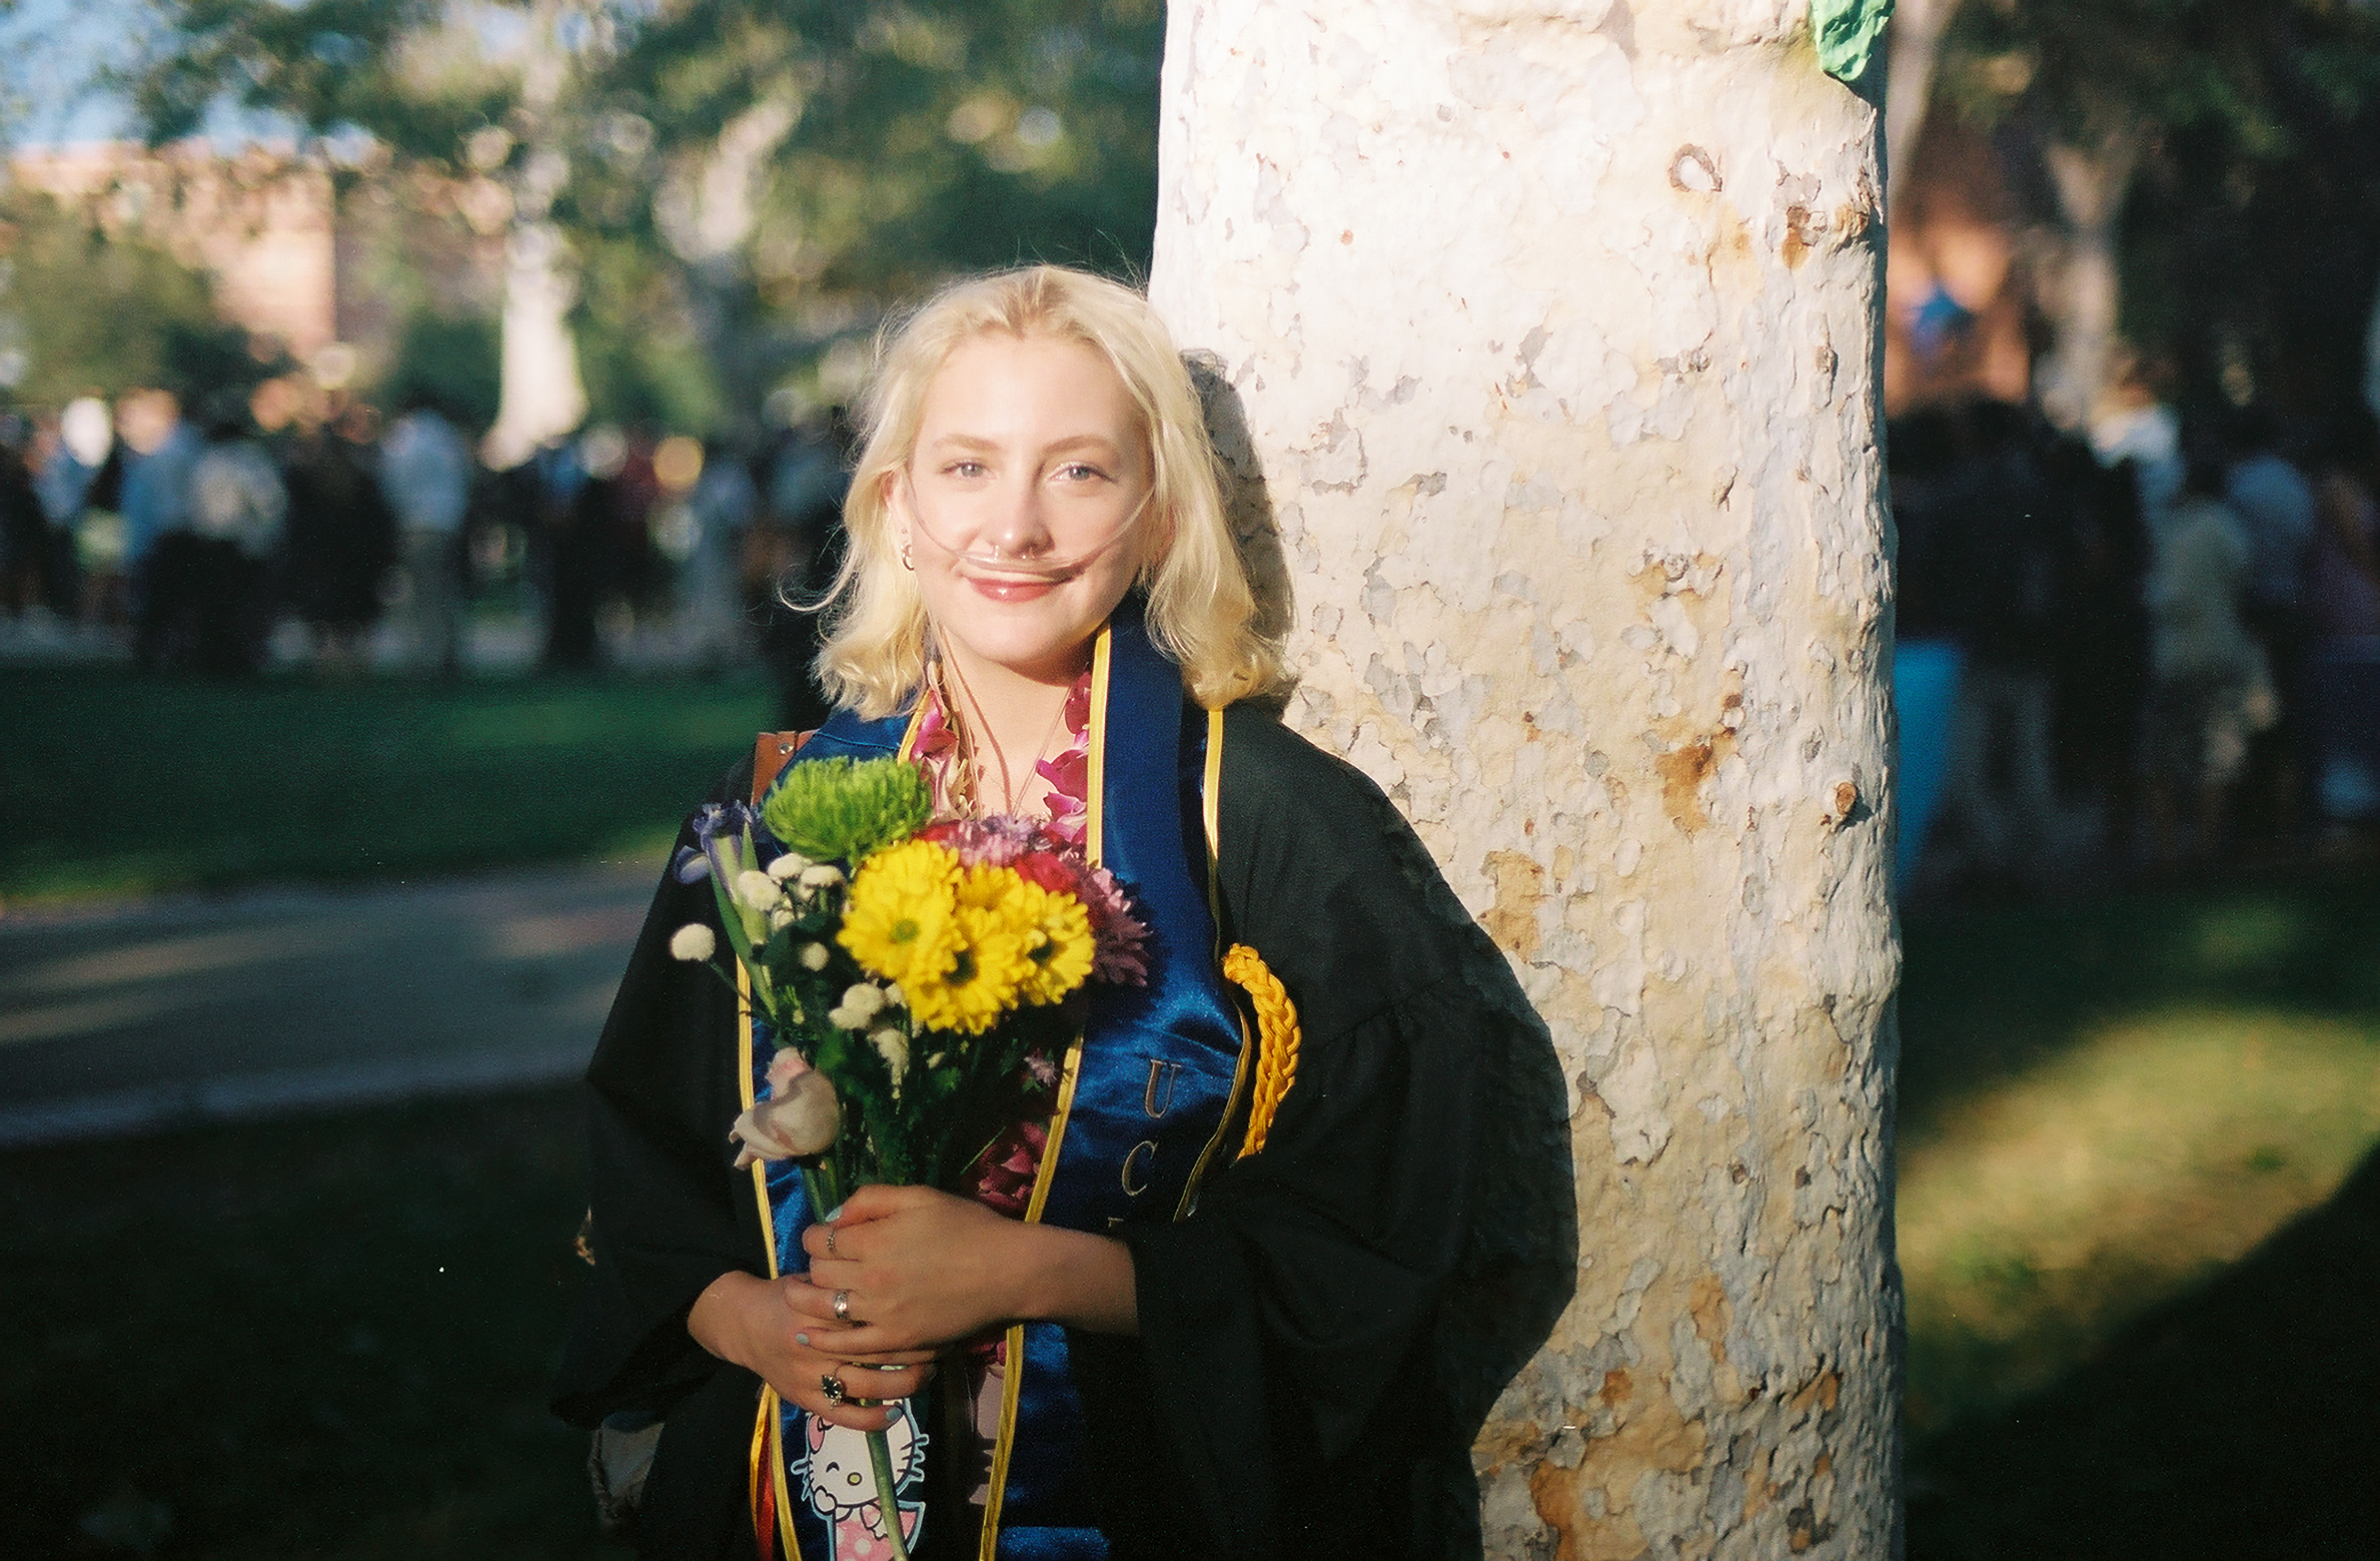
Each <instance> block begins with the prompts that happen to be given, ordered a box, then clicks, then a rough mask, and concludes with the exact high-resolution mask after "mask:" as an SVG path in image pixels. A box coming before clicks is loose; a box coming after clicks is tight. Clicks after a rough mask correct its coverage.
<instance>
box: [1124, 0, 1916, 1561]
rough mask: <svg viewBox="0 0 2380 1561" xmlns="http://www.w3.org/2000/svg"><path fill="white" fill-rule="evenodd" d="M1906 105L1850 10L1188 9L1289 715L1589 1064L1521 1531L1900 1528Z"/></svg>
mask: <svg viewBox="0 0 2380 1561" xmlns="http://www.w3.org/2000/svg"><path fill="white" fill-rule="evenodd" d="M1878 139H1879V127H1878V125H1877V123H1876V114H1875V112H1874V110H1873V109H1872V108H1871V107H1870V105H1868V104H1867V103H1864V102H1862V101H1861V100H1860V99H1858V98H1857V97H1855V96H1853V95H1852V93H1851V92H1849V91H1846V90H1845V89H1843V88H1842V87H1841V86H1840V85H1838V84H1837V83H1835V82H1833V81H1831V80H1828V79H1827V78H1826V77H1825V76H1824V75H1823V74H1822V73H1821V72H1820V70H1819V68H1818V66H1817V62H1816V59H1815V54H1814V53H1813V50H1812V48H1811V45H1810V42H1809V40H1808V36H1807V32H1806V24H1805V6H1803V4H1802V3H1801V0H1635V3H1633V4H1632V3H1631V0H1434V3H1433V0H1393V3H1392V0H1365V3H1357V0H1330V3H1321V0H1318V3H1317V4H1313V5H1308V6H1279V5H1268V4H1263V3H1261V0H1184V3H1182V4H1178V5H1176V6H1173V7H1172V13H1171V18H1170V21H1169V30H1168V39H1167V49H1166V65H1165V118H1164V126H1163V131H1162V141H1161V152H1160V156H1161V181H1162V190H1161V195H1160V214H1159V224H1158V235H1157V258H1156V267H1155V274H1154V277H1153V279H1152V286H1151V292H1152V295H1153V296H1155V298H1156V299H1157V301H1158V304H1159V307H1160V309H1162V310H1163V311H1164V312H1165V314H1166V315H1167V317H1168V318H1169V320H1170V321H1172V324H1173V326H1174V328H1175V330H1176V332H1177V333H1178V335H1179V337H1180V339H1181V340H1182V341H1183V342H1184V344H1185V345H1189V346H1191V347H1193V348H1194V349H1198V350H1201V351H1204V352H1207V353H1210V354H1211V355H1212V361H1213V371H1214V379H1215V382H1214V383H1213V384H1211V385H1210V386H1209V387H1208V388H1209V391H1210V393H1211V397H1212V401H1213V405H1212V406H1211V407H1210V409H1211V410H1213V411H1215V413H1216V414H1217V423H1218V427H1219V430H1220V439H1221V442H1222V443H1223V445H1224V447H1225V448H1224V454H1225V458H1226V460H1227V462H1228V463H1229V464H1230V466H1231V468H1232V475H1233V478H1234V487H1235V495H1234V496H1235V499H1236V501H1237V504H1238V520H1239V524H1240V525H1241V526H1242V528H1243V535H1244V538H1245V539H1246V541H1247V543H1248V546H1249V548H1250V550H1251V552H1252V554H1253V555H1254V556H1255V558H1256V559H1257V564H1258V567H1257V574H1258V575H1259V578H1260V581H1261V582H1262V583H1263V585H1264V587H1265V588H1266V589H1267V590H1268V591H1269V593H1270V594H1269V598H1268V604H1269V610H1270V611H1274V612H1275V613H1277V614H1279V615H1280V620H1279V621H1280V622H1281V623H1285V624H1286V625H1288V626H1289V628H1290V629H1291V631H1292V633H1291V644H1292V647H1293V653H1294V655H1295V658H1296V660H1297V664H1298V667H1299V671H1300V673H1301V676H1302V680H1303V681H1302V684H1301V686H1300V688H1299V691H1298V693H1297V695H1296V696H1295V697H1294V698H1293V701H1292V704H1291V707H1290V710H1289V719H1290V720H1291V721H1292V722H1293V724H1295V725H1296V726H1298V727H1299V728H1301V729H1302V730H1304V731H1305V732H1308V733H1309V734H1311V735H1313V736H1315V737H1316V738H1317V739H1318V741H1320V742H1321V743H1323V744H1325V745H1326V746H1328V747H1330V748H1331V749H1333V750H1334V751H1336V752H1339V753H1342V754H1344V755H1346V756H1349V757H1350V758H1351V759H1352V760H1353V761H1354V762H1355V763H1356V764H1357V765H1359V766H1360V767H1362V768H1364V769H1365V770H1366V771H1367V772H1368V773H1369V774H1371V775H1372V776H1373V778H1374V779H1376V780H1378V782H1379V783H1380V784H1381V785H1382V786H1383V787H1384V788H1385V789H1386V790H1387V791H1388V792H1389V793H1390V795H1391V796H1392V797H1394V798H1395V800H1396V801H1397V802H1398V803H1399V804H1400V805H1402V806H1403V809H1404V810H1405V812H1406V814H1407V816H1408V817H1410V818H1411V819H1412V820H1413V822H1414V825H1415V829H1416V830H1417V832H1418V833H1419V834H1420V836H1421V838H1422V839H1423V840H1424V841H1425V842H1426V843H1427V845H1428V846H1429V848H1430V849H1431V851H1432V853H1433V854H1434V855H1435V856H1436V857H1437V859H1438V861H1439V865H1441V867H1442V868H1443V869H1444V871H1445V874H1446V876H1447V878H1448V881H1449V882H1450V883H1451V886H1452V887H1453V889H1454V890H1455V892H1456V893H1457V894H1458V895H1460V896H1461V897H1462V899H1463V902H1464V903H1465V905H1466V907H1467V908H1468V909H1469V910H1470V911H1471V912H1472V913H1473V914H1475V915H1476V916H1478V917H1479V919H1480V921H1481V923H1482V925H1483V926H1485V927H1486V928H1487V930H1488V933H1489V935H1490V936H1491V937H1492V938H1494V939H1495V941H1496V943H1497V944H1498V945H1499V947H1500V949H1501V950H1502V951H1503V953H1504V955H1505V957H1506V960H1507V962H1509V964H1510V966H1511V968H1512V972H1513V974H1514V975H1515V976H1516V978H1517V979H1518V981H1519V983H1520V984H1521V986H1522V987H1523V988H1524V990H1525V992H1526V993H1527V995H1528V998H1529V999H1530V1000H1531V1001H1532V1002H1533V1003H1534V1004H1535V1005H1536V1008H1537V1010H1538V1011H1539V1012H1540V1013H1541V1014H1542V1015H1543V1017H1544V1019H1545V1020H1546V1022H1547V1023H1548V1027H1549V1028H1550V1031H1551V1043H1552V1047H1553V1050H1554V1051H1555V1053H1556V1054H1557V1055H1558V1056H1559V1058H1560V1069H1561V1073H1562V1075H1563V1080H1562V1087H1563V1089H1564V1091H1565V1093H1566V1096H1567V1098H1566V1099H1564V1100H1563V1101H1562V1102H1560V1105H1559V1106H1558V1107H1556V1108H1557V1109H1559V1110H1561V1111H1565V1112H1567V1114H1568V1118H1569V1126H1568V1133H1569V1138H1570V1151H1571V1155H1572V1157H1573V1164H1574V1168H1575V1177H1576V1194H1577V1209H1578V1223H1579V1228H1578V1244H1577V1258H1576V1264H1575V1289H1574V1293H1573V1294H1572V1295H1571V1296H1570V1298H1569V1301H1568V1304H1567V1307H1566V1309H1564V1310H1563V1311H1562V1313H1561V1314H1560V1318H1559V1321H1558V1322H1556V1323H1554V1324H1553V1325H1552V1330H1551V1334H1550V1337H1544V1338H1543V1340H1542V1348H1541V1349H1539V1350H1538V1352H1537V1353H1536V1358H1535V1359H1534V1361H1531V1362H1530V1363H1529V1365H1528V1366H1527V1367H1526V1368H1525V1369H1524V1371H1522V1373H1520V1375H1519V1376H1518V1377H1516V1378H1513V1379H1512V1381H1511V1382H1510V1383H1509V1385H1508V1386H1507V1385H1504V1384H1503V1383H1502V1379H1501V1377H1500V1376H1499V1378H1498V1380H1497V1381H1496V1382H1494V1383H1489V1384H1488V1385H1487V1386H1488V1391H1490V1392H1492V1391H1493V1390H1494V1389H1495V1388H1496V1387H1497V1386H1502V1393H1501V1396H1500V1398H1496V1399H1495V1401H1494V1408H1493V1410H1492V1411H1489V1412H1488V1414H1487V1418H1486V1421H1485V1423H1484V1424H1483V1425H1481V1426H1479V1428H1478V1435H1477V1440H1476V1442H1475V1450H1474V1455H1473V1460H1474V1466H1475V1470H1476V1472H1477V1475H1478V1484H1479V1495H1480V1508H1479V1511H1480V1515H1481V1522H1482V1526H1483V1529H1484V1532H1485V1536H1486V1540H1487V1548H1488V1554H1489V1555H1498V1556H1516V1557H1517V1556H1551V1555H1560V1556H1562V1557H1571V1558H1576V1561H1585V1558H1589V1557H1610V1558H1615V1561H1616V1558H1623V1557H1632V1556H1638V1555H1661V1556H1670V1555H1679V1556H1741V1557H1759V1558H1763V1561H1767V1558H1769V1557H1775V1556H1780V1555H1832V1556H1847V1557H1850V1556H1855V1557H1862V1558H1865V1557H1874V1556H1880V1555H1887V1554H1888V1553H1890V1552H1891V1551H1892V1550H1893V1549H1894V1548H1895V1547H1896V1545H1897V1519H1896V1513H1897V1499H1896V1498H1897V1492H1896V1488H1895V1482H1896V1476H1897V1451H1898V1415H1899V1400H1900V1383H1899V1376H1898V1370H1899V1368H1898V1351H1897V1346H1896V1344H1895V1339H1896V1337H1897V1330H1898V1319H1899V1301H1898V1294H1897V1289H1896V1281H1895V1279H1894V1276H1893V1269H1892V1259H1891V1235H1890V1224H1889V1209H1890V1199H1889V1185H1888V1182H1889V1172H1888V1165H1889V1155H1888V1120H1889V1117H1888V1103H1889V1081H1890V1077H1891V1069H1892V1061H1893V1057H1892V1051H1893V1045H1892V1040H1891V1032H1890V1029H1889V1026H1888V1023H1887V1021H1886V1015H1887V1007H1888V998H1889V995H1890V993H1891V990H1892V986H1893V982H1894V979H1895V976H1896V974H1897V962H1898V954H1897V949H1896V946H1895V943H1894V940H1893V938H1892V934H1891V926H1890V914H1889V908H1888V900H1887V880H1888V867H1889V863H1890V852H1889V849H1888V845H1889V842H1888V823H1889V819H1888V814H1889V812H1890V805H1889V802H1888V800H1887V799H1888V791H1887V780H1888V769H1887V765H1888V720H1889V713H1888V705H1887V700H1886V695H1885V687H1886V677H1887V672H1888V655H1889V650H1888V647H1889V611H1888V607H1889V599H1888V588H1889V575H1888V563H1887V559H1886V550H1885V540H1884V526H1883V511H1882V506H1881V502H1880V494H1879V484H1880V472H1879V468H1878V464H1877V459H1876V437H1875V436H1876V420H1877V397H1878V394H1879V392H1880V385H1879V375H1878V364H1879V361H1880V357H1879V353H1878V349H1877V322H1878V310H1879V305H1880V295H1881V271H1882V267H1881V244H1882V229H1881V221H1880V217H1881V212H1880V203H1881V200H1882V194H1881V190H1880V188H1879V185H1878V165H1877V142H1878ZM1489 1207H1490V1210H1491V1213H1490V1215H1489V1218H1490V1220H1491V1222H1492V1221H1494V1220H1496V1219H1502V1220H1504V1221H1506V1222H1507V1223H1512V1222H1516V1221H1522V1220H1525V1219H1526V1218H1527V1217H1528V1215H1527V1214H1526V1213H1525V1212H1521V1213H1515V1212H1512V1211H1511V1210H1507V1209H1504V1208H1502V1207H1501V1206H1500V1205H1498V1204H1494V1203H1492V1202H1489ZM1507 1234H1512V1235H1513V1236H1514V1239H1516V1240H1517V1239H1519V1237H1520V1234H1521V1233H1515V1232H1508V1233H1507ZM1564 1234H1565V1236H1566V1235H1567V1232H1565V1233H1564ZM1482 1401H1483V1402H1484V1401H1485V1399H1484V1398H1483V1399H1482Z"/></svg>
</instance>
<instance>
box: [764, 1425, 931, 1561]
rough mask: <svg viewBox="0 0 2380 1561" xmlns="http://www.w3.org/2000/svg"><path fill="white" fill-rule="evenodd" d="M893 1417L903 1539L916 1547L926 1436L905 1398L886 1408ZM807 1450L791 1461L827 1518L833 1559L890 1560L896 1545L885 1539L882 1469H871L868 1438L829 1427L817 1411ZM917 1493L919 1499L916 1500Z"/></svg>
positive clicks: (891, 1443) (891, 1445) (888, 1434)
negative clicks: (880, 1484)
mask: <svg viewBox="0 0 2380 1561" xmlns="http://www.w3.org/2000/svg"><path fill="white" fill-rule="evenodd" d="M885 1407H886V1408H887V1409H888V1410H891V1411H892V1423H891V1424H890V1425H887V1426H886V1427H885V1428H884V1441H885V1446H886V1447H887V1449H888V1450H889V1451H890V1452H891V1453H892V1491H893V1496H894V1500H895V1502H896V1504H897V1505H898V1507H899V1508H900V1512H901V1534H902V1538H903V1539H904V1540H905V1541H906V1542H907V1543H908V1544H909V1545H910V1546H911V1547H912V1548H914V1547H915V1546H916V1545H917V1530H918V1527H919V1526H920V1525H921V1524H922V1523H923V1522H924V1521H925V1518H926V1504H925V1500H924V1496H923V1493H922V1492H920V1491H918V1490H917V1487H918V1486H920V1485H922V1484H923V1483H924V1470H925V1450H926V1434H925V1433H924V1432H922V1431H920V1430H918V1429H917V1422H915V1421H914V1420H912V1419H911V1418H910V1416H909V1406H908V1405H907V1404H906V1403H905V1402H901V1401H898V1400H896V1401H894V1402H893V1403H891V1404H888V1405H887V1406H885ZM801 1419H802V1421H803V1436H802V1442H803V1446H804V1450H803V1451H802V1452H801V1453H800V1454H799V1455H798V1456H797V1457H795V1458H794V1459H793V1461H792V1462H791V1463H790V1464H789V1465H787V1472H788V1473H790V1474H791V1475H792V1476H793V1477H794V1480H795V1482H796V1483H797V1484H798V1485H799V1487H800V1489H801V1492H802V1496H803V1499H804V1500H805V1501H807V1503H808V1505H809V1508H810V1510H811V1511H812V1512H815V1513H817V1514H818V1515H819V1517H820V1519H824V1520H825V1523H826V1529H827V1535H828V1541H827V1543H828V1551H827V1555H828V1556H829V1557H830V1561H886V1558H887V1557H889V1556H891V1555H892V1544H891V1543H890V1542H888V1541H887V1540H886V1538H885V1534H884V1517H883V1511H882V1506H881V1502H880V1498H879V1496H878V1494H877V1490H876V1472H875V1470H873V1469H872V1468H870V1467H869V1461H868V1437H867V1434H865V1433H863V1432H858V1431H853V1430H851V1429H850V1428H849V1427H847V1426H841V1425H829V1424H827V1423H826V1422H824V1421H821V1420H820V1419H819V1418H818V1417H817V1416H816V1415H804V1416H802V1417H801ZM913 1495H915V1496H916V1498H917V1499H915V1500H912V1499H910V1498H911V1497H912V1496H913Z"/></svg>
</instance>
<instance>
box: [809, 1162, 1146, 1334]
mask: <svg viewBox="0 0 2380 1561" xmlns="http://www.w3.org/2000/svg"><path fill="white" fill-rule="evenodd" d="M836 1216H837V1217H836V1218H835V1221H834V1223H832V1225H828V1224H823V1223H821V1224H818V1225H813V1226H811V1227H810V1228H809V1229H808V1230H807V1231H805V1232H803V1235H802V1246H803V1248H804V1250H805V1251H807V1252H808V1253H809V1256H810V1271H809V1282H808V1284H807V1287H803V1288H795V1289H788V1290H787V1291H786V1304H787V1305H788V1306H790V1307H791V1308H793V1309H794V1310H795V1312H797V1313H800V1314H801V1315H802V1317H803V1318H804V1319H805V1320H806V1321H807V1322H809V1323H820V1324H827V1325H832V1323H834V1322H835V1320H836V1319H835V1315H834V1298H835V1296H836V1295H837V1294H838V1293H842V1294H844V1295H845V1296H846V1297H847V1305H846V1309H847V1311H848V1313H849V1315H850V1321H851V1323H852V1324H853V1325H854V1327H853V1330H852V1332H851V1334H850V1336H849V1337H848V1339H847V1340H846V1341H845V1342H846V1343H847V1344H848V1345H849V1346H850V1347H851V1348H854V1349H863V1350H868V1351H873V1352H876V1353H879V1354H883V1355H892V1354H898V1353H900V1352H904V1351H911V1350H917V1349H940V1348H942V1347H944V1346H947V1345H951V1344H955V1343H958V1342H959V1341H961V1340H964V1339H967V1338H972V1337H976V1336H977V1335H978V1334H980V1333H982V1332H983V1331H984V1330H985V1329H987V1328H990V1327H993V1326H997V1325H1006V1324H1009V1323H1014V1322H1028V1321H1049V1322H1057V1323H1064V1324H1067V1325H1070V1326H1075V1327H1081V1328H1088V1329H1091V1330H1093V1331H1095V1332H1099V1333H1117V1334H1136V1333H1138V1332H1139V1331H1140V1323H1139V1312H1138V1308H1137V1306H1136V1304H1135V1296H1134V1290H1133V1273H1132V1253H1131V1252H1129V1251H1128V1250H1127V1249H1126V1248H1125V1247H1124V1245H1123V1242H1121V1241H1116V1240H1110V1239H1109V1238H1107V1237H1104V1236H1093V1235H1089V1234H1087V1233H1086V1232H1083V1231H1080V1230H1062V1229H1058V1228H1053V1227H1050V1226H1046V1225H1026V1224H1024V1223H1022V1222H1020V1221H1017V1220H1014V1219H1009V1218H1007V1217H1005V1216H1002V1215H998V1214H995V1213H993V1212H992V1211H991V1210H990V1209H988V1208H986V1207H984V1206H983V1205H982V1204H978V1203H976V1202H974V1201H973V1200H971V1199H966V1198H957V1197H953V1196H952V1195H951V1194H949V1193H947V1192H933V1191H930V1190H929V1189H927V1188H923V1187H880V1186H879V1187H863V1188H861V1189H859V1190H858V1191H857V1192H854V1193H853V1194H852V1195H851V1196H850V1197H849V1198H848V1199H846V1200H845V1201H844V1205H843V1207H842V1208H841V1209H840V1210H838V1211H836Z"/></svg>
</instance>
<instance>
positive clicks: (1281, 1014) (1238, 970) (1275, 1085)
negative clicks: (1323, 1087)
mask: <svg viewBox="0 0 2380 1561" xmlns="http://www.w3.org/2000/svg"><path fill="white" fill-rule="evenodd" d="M1223 975H1224V977H1225V979H1227V980H1229V981H1230V982H1231V983H1232V984H1233V986H1240V987H1242V988H1245V990H1246V992H1247V994H1248V999H1249V1001H1250V1002H1252V1003H1253V1004H1254V1005H1255V1006H1256V1010H1257V1040H1258V1048H1257V1049H1258V1056H1257V1096H1256V1100H1255V1102H1254V1103H1253V1104H1251V1105H1250V1106H1249V1107H1248V1136H1247V1138H1246V1140H1245V1142H1244V1143H1242V1144H1241V1145H1240V1158H1242V1159H1245V1158H1247V1157H1248V1156H1250V1155H1253V1154H1256V1153H1257V1151H1258V1150H1260V1149H1262V1148H1263V1147H1264V1146H1265V1138H1266V1135H1267V1134H1269V1133H1270V1132H1271V1131H1272V1119H1273V1118H1274V1117H1275V1116H1276V1115H1277V1114H1279V1112H1280V1110H1281V1099H1282V1097H1283V1096H1285V1095H1288V1094H1289V1086H1290V1085H1292V1084H1293V1083H1296V1082H1297V1047H1298V1042H1299V1040H1300V1039H1301V1035H1300V1032H1299V1030H1298V1027H1297V1005H1296V1004H1295V1003H1293V1002H1291V1001H1290V1000H1289V989H1288V988H1287V987H1285V986H1282V985H1281V977H1279V976H1277V975H1275V974H1273V973H1272V971H1271V970H1270V969H1269V968H1268V967H1267V966H1266V964H1265V962H1264V960H1263V958H1262V957H1261V956H1259V955H1258V954H1257V951H1256V950H1254V949H1251V948H1249V947H1248V946H1247V945H1246V944H1245V943H1234V944H1233V945H1232V949H1231V952H1229V953H1227V954H1225V955H1224V956H1223Z"/></svg>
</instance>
